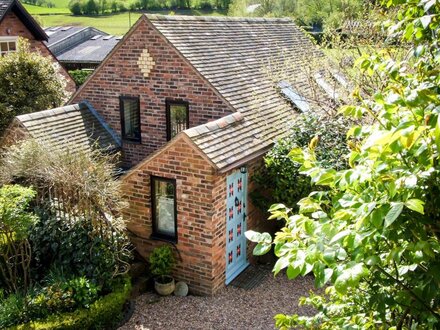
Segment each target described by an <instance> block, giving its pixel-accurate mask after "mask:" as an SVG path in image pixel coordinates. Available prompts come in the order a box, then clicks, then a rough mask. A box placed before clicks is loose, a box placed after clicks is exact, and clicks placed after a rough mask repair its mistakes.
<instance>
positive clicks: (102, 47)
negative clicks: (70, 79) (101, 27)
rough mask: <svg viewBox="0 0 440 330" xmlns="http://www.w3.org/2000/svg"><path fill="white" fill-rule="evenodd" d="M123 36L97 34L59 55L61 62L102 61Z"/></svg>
mask: <svg viewBox="0 0 440 330" xmlns="http://www.w3.org/2000/svg"><path fill="white" fill-rule="evenodd" d="M121 39H122V37H115V36H95V37H91V38H89V39H88V40H86V41H84V42H82V43H80V44H79V45H77V46H75V47H74V48H72V49H70V50H68V51H66V52H63V53H62V54H60V55H58V56H57V59H58V61H60V62H75V63H100V62H102V60H103V59H104V58H105V57H106V56H107V54H108V53H110V52H111V51H112V49H113V48H114V47H115V46H116V44H117V43H118V42H119V41H120V40H121Z"/></svg>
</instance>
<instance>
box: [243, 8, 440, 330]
mask: <svg viewBox="0 0 440 330" xmlns="http://www.w3.org/2000/svg"><path fill="white" fill-rule="evenodd" d="M384 3H386V4H387V5H388V6H398V8H399V13H398V15H396V16H395V18H396V19H397V22H389V24H388V33H389V38H390V40H400V41H401V42H403V43H408V45H411V50H410V52H409V56H408V57H407V58H404V59H402V60H401V61H396V60H394V59H391V58H390V57H387V56H386V55H381V54H378V55H376V56H374V57H372V58H364V59H362V60H360V61H359V67H360V70H362V71H363V72H364V73H365V74H367V75H372V74H379V75H382V76H384V77H385V79H386V81H387V85H386V86H385V88H384V89H383V90H381V91H378V92H377V93H376V94H375V95H374V98H373V99H365V100H363V101H362V102H361V103H360V104H357V105H353V106H345V107H343V108H342V109H341V112H343V113H344V114H345V115H349V116H352V117H355V118H363V119H364V120H365V119H368V120H367V121H366V122H369V121H371V124H369V125H367V124H365V125H363V126H354V127H352V128H351V129H350V131H349V133H348V135H349V136H354V137H356V138H358V139H360V142H359V143H356V144H353V145H351V152H350V154H349V166H350V168H348V169H345V170H339V171H337V170H335V169H332V168H325V167H324V166H323V165H322V164H321V163H320V161H319V159H318V158H317V156H316V152H315V148H313V147H309V148H308V149H300V148H296V149H294V150H293V151H292V152H291V155H292V157H293V159H294V160H295V161H297V162H298V163H301V169H300V170H301V171H302V173H304V174H307V175H309V176H310V177H311V179H312V182H315V183H319V184H320V185H324V186H326V187H327V190H325V191H315V192H312V193H310V194H309V195H308V197H305V198H303V199H302V200H301V201H300V202H299V206H300V207H299V211H298V213H293V212H292V211H291V209H289V208H286V207H285V206H284V205H274V206H273V207H272V208H271V210H270V211H271V213H272V216H271V217H272V218H277V219H282V220H284V221H285V222H286V225H285V227H284V228H283V229H282V230H281V231H280V232H279V233H277V234H276V236H275V239H274V240H273V243H272V240H271V239H270V240H269V239H268V238H267V235H264V234H261V235H255V234H253V233H248V235H247V236H248V238H250V239H252V240H253V241H255V242H257V243H258V245H259V249H260V250H262V251H264V250H268V246H269V247H270V246H271V244H274V245H275V254H276V255H277V257H278V261H277V263H276V264H275V267H274V272H275V273H279V272H280V271H281V270H283V269H285V270H286V273H287V276H288V277H289V278H292V279H293V278H295V277H297V276H299V275H301V276H304V275H306V274H308V273H311V272H313V274H314V275H315V284H316V285H317V286H318V287H322V286H324V285H327V286H328V287H327V288H326V293H327V295H326V296H325V297H324V296H320V295H311V296H310V297H309V298H307V299H303V301H302V303H307V304H311V305H312V306H314V307H315V308H316V309H317V310H318V313H317V314H316V315H315V316H313V317H304V316H301V317H300V316H298V315H294V316H288V315H278V316H276V324H277V326H278V327H280V328H286V327H298V326H301V327H303V328H319V329H341V328H342V329H348V328H350V329H352V328H355V329H372V328H392V329H433V328H438V327H439V326H440V313H439V310H440V296H439V291H438V288H439V286H440V280H439V276H438V272H439V270H440V257H439V256H440V234H439V233H440V226H439V223H440V222H439V220H440V195H439V186H440V166H439V158H440V111H439V109H440V98H439V91H440V88H439V87H440V77H439V75H438V73H437V69H438V66H439V64H440V63H439V61H440V60H439V59H440V50H439V47H438V46H439V45H438V42H439V39H438V31H439V19H438V17H439V14H440V2H439V1H435V0H434V1H427V0H407V1H401V0H388V1H385V2H384Z"/></svg>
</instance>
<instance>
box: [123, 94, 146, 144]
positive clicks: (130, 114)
mask: <svg viewBox="0 0 440 330" xmlns="http://www.w3.org/2000/svg"><path fill="white" fill-rule="evenodd" d="M119 106H120V111H121V133H122V138H123V139H124V140H128V141H135V142H140V141H141V116H140V109H139V108H140V107H139V97H131V96H121V97H120V98H119Z"/></svg>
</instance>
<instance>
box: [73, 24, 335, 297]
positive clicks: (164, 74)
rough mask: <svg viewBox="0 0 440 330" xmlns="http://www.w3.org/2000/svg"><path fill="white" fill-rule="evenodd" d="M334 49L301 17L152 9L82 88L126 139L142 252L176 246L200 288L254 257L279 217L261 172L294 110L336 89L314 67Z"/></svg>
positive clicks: (132, 228)
mask: <svg viewBox="0 0 440 330" xmlns="http://www.w3.org/2000/svg"><path fill="white" fill-rule="evenodd" d="M322 57H323V55H322V53H321V52H320V51H319V50H318V48H317V47H316V46H315V45H314V44H313V43H312V42H311V41H310V40H309V39H308V38H307V37H306V36H305V35H304V34H303V32H302V31H301V30H300V29H299V28H298V27H297V26H296V25H295V24H294V23H293V22H292V21H291V20H289V19H260V18H259V19H257V18H252V19H242V18H214V17H182V16H170V17H166V16H156V15H151V16H150V15H149V16H146V15H144V16H142V17H141V18H140V19H139V20H138V22H137V23H136V24H135V25H134V26H133V27H132V28H131V30H130V31H129V32H128V33H127V34H126V35H125V36H124V38H123V39H122V40H121V41H120V42H119V43H118V44H117V45H116V46H115V48H114V49H113V50H112V51H111V52H110V54H109V55H108V56H107V57H106V59H105V60H104V61H103V62H102V64H101V65H100V66H99V67H98V68H97V69H96V70H95V72H94V73H93V74H92V76H91V77H90V78H89V79H88V80H87V81H86V82H85V83H84V84H83V85H82V86H81V87H80V88H79V89H78V91H77V92H76V93H75V94H74V95H73V97H72V99H71V103H80V102H86V104H91V105H92V106H93V108H94V109H96V111H97V112H98V113H99V116H100V117H101V118H102V119H103V121H105V123H106V125H108V126H109V127H111V131H112V132H113V133H112V134H113V135H112V136H115V135H117V140H118V141H120V142H121V144H120V148H121V152H122V163H123V165H124V166H125V167H126V168H127V169H128V171H127V173H126V174H125V175H124V176H123V177H122V178H121V179H122V180H123V184H124V193H125V196H126V198H127V201H128V204H129V207H128V208H127V209H126V211H125V214H124V216H125V218H126V220H127V227H128V231H129V234H130V236H131V238H132V241H133V243H134V244H135V246H136V248H137V251H138V252H139V253H140V254H141V255H143V256H144V257H148V255H149V253H150V252H151V251H152V249H153V248H154V247H156V246H159V245H162V244H171V245H172V246H173V247H174V248H175V251H176V256H177V257H178V260H179V262H178V265H177V267H176V269H175V274H174V275H175V277H176V278H177V279H178V280H184V281H186V282H187V283H188V284H189V287H190V290H191V291H192V292H193V293H196V294H205V295H210V294H214V293H215V292H216V291H217V290H218V289H219V288H221V287H223V286H224V285H225V284H228V283H230V282H231V281H232V280H233V279H234V278H235V277H236V276H237V275H238V274H240V272H241V271H243V270H244V269H245V268H246V267H247V265H248V264H249V262H251V261H252V255H251V249H250V248H249V246H248V242H247V241H246V239H245V236H244V233H245V231H246V230H249V229H253V230H262V229H263V227H264V226H265V225H267V224H268V222H267V221H265V214H263V213H262V212H261V211H259V210H258V209H257V208H256V207H254V206H253V205H252V202H251V200H250V198H249V193H250V192H252V190H254V189H255V186H254V184H253V183H252V180H249V179H250V178H251V177H252V175H253V173H254V172H255V171H256V170H257V169H258V168H260V167H261V166H262V158H263V156H264V154H265V153H266V152H267V151H268V150H269V149H270V148H271V147H272V145H273V143H274V141H275V140H276V139H278V138H280V137H282V136H283V135H284V134H286V132H287V131H288V127H289V125H290V124H291V121H292V119H294V117H295V116H296V115H297V114H298V113H299V112H304V111H313V110H315V109H316V104H319V102H318V101H319V99H320V98H324V99H325V98H329V97H331V96H330V95H327V94H329V91H330V92H331V90H330V88H329V84H327V85H325V84H324V83H325V81H324V80H323V78H322V77H320V76H317V75H312V76H311V75H310V72H308V71H307V70H305V66H306V65H305V63H306V61H308V62H311V61H312V60H314V59H321V58H322ZM312 77H315V78H316V86H318V88H317V89H312V88H311V84H310V80H311V78H312ZM318 78H319V79H318ZM312 80H313V78H312ZM335 81H336V79H335ZM316 86H315V87H316ZM319 86H320V87H321V88H320V87H319ZM323 87H326V88H323ZM118 143H119V142H118Z"/></svg>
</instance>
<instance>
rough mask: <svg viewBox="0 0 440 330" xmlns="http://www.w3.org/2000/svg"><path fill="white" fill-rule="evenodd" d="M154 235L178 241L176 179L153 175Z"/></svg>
mask: <svg viewBox="0 0 440 330" xmlns="http://www.w3.org/2000/svg"><path fill="white" fill-rule="evenodd" d="M151 202H152V203H151V204H152V205H151V207H152V215H153V236H154V237H158V238H163V239H167V240H171V241H174V242H176V241H177V206H176V181H175V180H173V179H165V178H159V177H155V176H152V177H151Z"/></svg>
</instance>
